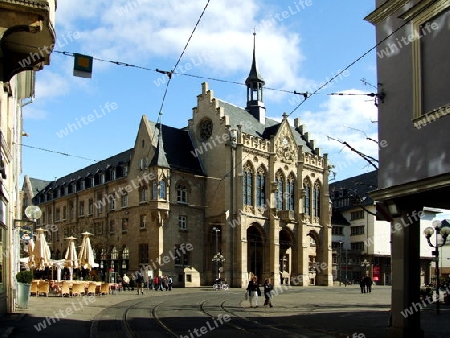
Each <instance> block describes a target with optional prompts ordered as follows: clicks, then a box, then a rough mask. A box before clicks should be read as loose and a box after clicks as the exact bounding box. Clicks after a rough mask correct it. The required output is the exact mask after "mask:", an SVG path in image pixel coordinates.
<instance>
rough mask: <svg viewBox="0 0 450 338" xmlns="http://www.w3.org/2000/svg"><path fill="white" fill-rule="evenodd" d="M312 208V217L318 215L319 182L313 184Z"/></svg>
mask: <svg viewBox="0 0 450 338" xmlns="http://www.w3.org/2000/svg"><path fill="white" fill-rule="evenodd" d="M313 198H314V201H313V206H314V207H313V209H314V214H313V215H314V217H320V185H319V183H316V184H314V192H313Z"/></svg>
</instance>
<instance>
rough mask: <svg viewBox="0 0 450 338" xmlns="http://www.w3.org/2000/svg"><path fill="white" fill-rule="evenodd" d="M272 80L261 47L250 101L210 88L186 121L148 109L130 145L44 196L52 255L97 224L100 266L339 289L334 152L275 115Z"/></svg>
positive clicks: (188, 279) (194, 282) (192, 278)
mask: <svg viewBox="0 0 450 338" xmlns="http://www.w3.org/2000/svg"><path fill="white" fill-rule="evenodd" d="M264 84H265V82H264V80H263V78H262V77H261V75H260V74H259V72H258V71H257V68H256V60H255V49H254V48H253V62H252V66H251V70H250V73H249V76H248V78H247V80H246V85H247V106H246V107H245V108H240V107H237V106H235V105H232V104H230V103H227V102H225V101H223V100H221V99H218V98H216V97H215V96H214V93H213V91H212V90H210V89H209V86H208V83H203V84H202V86H201V93H200V94H199V95H198V96H197V105H196V107H195V108H193V110H192V118H191V119H189V121H188V123H187V126H186V127H185V128H181V129H177V128H173V127H170V126H166V125H163V124H161V123H158V122H157V123H155V122H151V121H149V120H148V119H147V117H146V116H142V119H141V122H140V126H139V130H138V133H137V136H136V141H135V144H134V147H133V148H131V149H129V150H127V151H124V152H123V153H120V154H117V155H115V156H113V157H111V158H108V159H106V160H104V161H101V162H99V163H96V164H94V165H91V166H89V167H87V168H84V169H81V170H79V171H77V172H75V173H72V174H69V175H67V176H65V177H62V178H59V179H57V180H56V181H55V182H52V183H50V184H49V185H48V186H47V187H46V188H45V189H43V190H42V191H40V192H39V193H38V194H37V195H36V196H35V198H34V203H35V204H36V205H39V206H40V207H41V209H42V210H43V217H42V218H41V220H40V226H44V227H47V229H49V231H48V236H49V241H50V243H51V248H52V251H53V255H54V256H55V257H56V258H60V257H61V254H62V253H63V251H64V249H65V245H66V242H65V240H64V238H66V237H68V236H71V235H73V236H75V237H77V238H78V240H79V238H80V234H81V233H82V232H83V231H85V230H88V231H90V232H91V233H93V234H94V236H92V237H91V239H92V242H93V246H94V249H95V250H96V260H97V262H99V264H100V268H101V269H110V268H111V266H113V267H114V271H119V272H122V271H123V270H127V271H134V270H135V269H138V268H139V267H142V266H144V267H147V268H148V269H149V272H150V274H151V275H171V276H173V277H174V283H175V285H179V286H199V285H211V284H212V283H213V281H214V279H215V278H216V277H218V276H219V275H220V278H223V279H225V280H226V281H227V282H228V283H230V284H231V285H232V286H233V287H244V286H246V284H247V282H248V279H249V277H250V276H251V274H254V275H257V276H258V278H259V279H260V280H261V279H263V278H267V277H271V278H272V280H273V281H274V283H275V284H276V285H278V284H279V283H280V282H281V278H280V277H283V281H284V282H286V281H289V280H290V281H291V283H292V284H296V285H304V286H306V285H311V284H317V285H330V286H331V285H332V273H331V246H330V245H331V225H330V218H331V215H330V212H331V211H330V210H331V209H330V199H329V193H328V191H329V189H328V172H329V168H328V162H327V156H326V155H321V154H320V150H319V148H316V146H315V142H314V141H313V140H310V138H309V133H308V132H306V130H305V127H304V126H303V125H301V123H300V122H299V120H298V119H295V120H294V123H293V125H291V123H290V121H289V120H288V118H287V115H286V114H284V115H283V118H282V119H281V122H280V121H276V120H274V119H270V118H267V117H266V109H265V106H264V101H263V90H264ZM52 225H56V227H52ZM51 229H53V231H52V230H51Z"/></svg>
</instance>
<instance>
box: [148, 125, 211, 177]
mask: <svg viewBox="0 0 450 338" xmlns="http://www.w3.org/2000/svg"><path fill="white" fill-rule="evenodd" d="M149 124H150V128H151V129H152V132H154V133H155V137H158V146H157V148H156V152H155V156H153V158H152V161H151V163H150V165H152V166H155V165H156V166H159V167H163V168H171V169H175V170H180V171H184V172H189V173H193V174H196V175H204V172H203V169H202V167H201V165H200V161H199V160H198V158H197V157H195V156H194V155H193V154H195V151H194V148H193V146H192V141H191V139H190V137H189V133H188V131H187V130H186V129H185V128H183V129H178V128H174V127H169V126H166V125H164V124H159V123H158V124H157V123H154V122H151V121H149ZM161 131H162V132H161ZM160 132H161V134H160ZM161 135H162V137H161Z"/></svg>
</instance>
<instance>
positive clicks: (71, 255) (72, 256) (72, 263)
mask: <svg viewBox="0 0 450 338" xmlns="http://www.w3.org/2000/svg"><path fill="white" fill-rule="evenodd" d="M66 239H68V240H69V245H68V246H67V251H66V255H65V256H64V258H65V266H66V267H68V268H69V280H72V279H73V269H76V268H78V257H77V250H76V248H75V242H74V239H76V238H75V237H73V236H70V237H67V238H66Z"/></svg>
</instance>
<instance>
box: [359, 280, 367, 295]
mask: <svg viewBox="0 0 450 338" xmlns="http://www.w3.org/2000/svg"><path fill="white" fill-rule="evenodd" d="M359 287H360V288H361V293H366V282H365V280H364V278H361V280H360V281H359Z"/></svg>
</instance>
